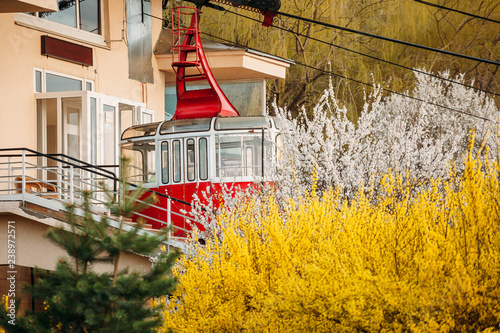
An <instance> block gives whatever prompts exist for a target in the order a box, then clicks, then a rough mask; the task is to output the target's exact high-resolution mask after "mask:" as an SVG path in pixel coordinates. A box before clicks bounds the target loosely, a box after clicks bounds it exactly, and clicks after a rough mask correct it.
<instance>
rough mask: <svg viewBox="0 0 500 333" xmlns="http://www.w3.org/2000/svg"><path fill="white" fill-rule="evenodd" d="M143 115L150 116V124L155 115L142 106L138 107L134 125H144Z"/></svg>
mask: <svg viewBox="0 0 500 333" xmlns="http://www.w3.org/2000/svg"><path fill="white" fill-rule="evenodd" d="M144 115H149V116H151V122H152V123H153V122H154V121H155V113H154V111H153V110H150V109H147V108H145V107H143V106H139V107H138V108H137V119H135V124H134V125H142V124H146V122H144Z"/></svg>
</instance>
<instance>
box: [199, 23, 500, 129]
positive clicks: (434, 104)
mask: <svg viewBox="0 0 500 333" xmlns="http://www.w3.org/2000/svg"><path fill="white" fill-rule="evenodd" d="M201 33H202V34H204V35H207V36H210V37H213V38H218V39H220V40H223V41H224V42H227V43H230V44H232V45H235V46H239V47H243V48H249V47H248V46H245V45H241V44H238V43H235V42H233V41H230V40H227V39H224V38H221V37H218V36H215V35H212V34H209V33H206V32H201ZM256 51H259V52H263V51H260V50H256ZM263 53H264V52H263ZM295 63H296V64H297V65H300V66H304V67H308V68H311V69H314V70H317V71H320V72H323V73H325V74H329V75H332V76H334V77H338V78H341V79H346V80H349V81H353V82H356V83H359V84H362V85H365V86H368V87H371V88H373V84H370V83H366V82H363V81H360V80H356V79H352V78H350V77H347V76H343V75H340V74H337V73H334V72H331V71H327V70H324V69H321V68H317V67H314V66H309V65H306V64H303V63H300V62H297V61H295ZM381 89H382V90H383V91H385V92H389V93H392V94H396V95H398V96H402V97H405V98H409V99H413V100H416V101H419V102H422V103H425V104H429V105H433V106H437V107H439V108H442V109H446V110H449V111H453V112H457V113H460V114H463V115H466V116H470V117H473V118H477V119H480V120H484V121H489V122H493V123H496V121H494V120H491V119H488V118H485V117H481V116H478V115H475V114H472V113H468V112H465V111H462V110H457V109H454V108H450V107H448V106H444V105H440V104H436V103H433V102H429V101H426V100H424V99H421V98H418V97H413V96H409V95H405V94H403V93H400V92H397V91H394V90H391V89H387V88H382V87H381Z"/></svg>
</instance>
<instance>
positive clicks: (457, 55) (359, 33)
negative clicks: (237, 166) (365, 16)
mask: <svg viewBox="0 0 500 333" xmlns="http://www.w3.org/2000/svg"><path fill="white" fill-rule="evenodd" d="M277 14H279V15H281V16H286V17H290V18H293V19H296V20H301V21H305V22H309V23H313V24H318V25H323V26H325V27H328V28H334V29H339V30H343V31H347V32H352V33H355V34H358V35H363V36H367V37H372V38H377V39H381V40H385V41H388V42H392V43H398V44H402V45H406V46H412V47H416V48H420V49H424V50H427V51H433V52H437V53H443V54H447V55H451V56H455V57H459V58H464V59H468V60H474V61H478V62H484V63H487V64H490V65H495V66H500V62H498V61H493V60H488V59H482V58H477V57H473V56H469V55H466V54H461V53H455V52H451V51H446V50H440V49H436V48H434V47H430V46H425V45H420V44H415V43H410V42H405V41H402V40H399V39H394V38H389V37H384V36H379V35H375V34H370V33H368V32H363V31H359V30H354V29H350V28H346V27H341V26H338V25H334V24H330V23H325V22H321V21H316V20H311V19H308V18H305V17H301V16H297V15H293V14H288V13H283V12H279V11H278V12H277Z"/></svg>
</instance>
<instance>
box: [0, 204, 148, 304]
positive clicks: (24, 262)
mask: <svg viewBox="0 0 500 333" xmlns="http://www.w3.org/2000/svg"><path fill="white" fill-rule="evenodd" d="M46 219H50V218H46ZM51 220H53V219H51ZM9 221H13V222H14V223H13V224H11V225H14V229H13V230H15V233H14V234H15V243H14V244H15V260H16V265H19V266H23V267H38V268H41V269H46V270H55V268H56V263H57V260H58V258H61V257H65V258H69V256H68V255H67V254H66V252H64V251H63V250H62V249H61V248H60V247H58V246H56V245H55V244H54V243H52V242H51V241H49V240H48V239H47V238H46V237H45V235H46V233H47V232H48V230H49V228H50V225H47V224H44V223H41V217H40V214H39V215H38V216H33V219H30V218H27V217H25V216H19V215H16V214H12V213H10V214H5V213H4V214H3V215H0V265H8V264H10V262H9V261H8V259H10V258H9V257H8V253H9V252H8V243H9V242H8V239H9V237H8V230H9V227H8V222H9ZM60 223H62V222H60ZM52 224H53V223H52ZM11 229H12V228H11ZM10 239H12V238H10ZM11 244H12V242H11ZM126 267H129V268H130V269H131V270H140V271H149V270H150V268H151V262H150V261H149V258H146V257H142V256H138V255H133V254H125V255H124V256H123V257H122V258H121V259H120V264H119V269H120V270H121V269H124V268H126ZM93 269H94V270H95V271H96V272H99V273H102V272H111V271H112V270H113V265H112V264H99V265H96V267H93ZM0 296H1V295H0Z"/></svg>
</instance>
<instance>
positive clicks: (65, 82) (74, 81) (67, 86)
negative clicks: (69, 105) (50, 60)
mask: <svg viewBox="0 0 500 333" xmlns="http://www.w3.org/2000/svg"><path fill="white" fill-rule="evenodd" d="M84 87H85V89H83V88H84ZM82 90H88V91H92V90H93V82H92V81H89V80H86V79H83V78H78V77H74V76H68V75H64V74H59V73H53V72H49V71H45V70H42V69H35V92H37V93H40V92H56V91H82Z"/></svg>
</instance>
